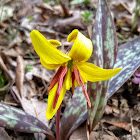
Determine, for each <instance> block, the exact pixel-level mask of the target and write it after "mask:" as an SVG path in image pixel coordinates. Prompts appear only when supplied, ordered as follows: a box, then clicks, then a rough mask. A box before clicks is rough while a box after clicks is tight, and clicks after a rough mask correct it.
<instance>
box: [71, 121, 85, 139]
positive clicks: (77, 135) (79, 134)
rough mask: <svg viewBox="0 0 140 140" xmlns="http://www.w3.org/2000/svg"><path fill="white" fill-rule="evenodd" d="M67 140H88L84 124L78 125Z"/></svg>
mask: <svg viewBox="0 0 140 140" xmlns="http://www.w3.org/2000/svg"><path fill="white" fill-rule="evenodd" d="M69 140H88V135H87V129H86V122H85V123H83V124H82V125H80V127H78V128H77V129H76V130H75V131H74V132H73V133H72V134H71V136H70V138H69Z"/></svg>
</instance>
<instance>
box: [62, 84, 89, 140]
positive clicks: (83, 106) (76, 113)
mask: <svg viewBox="0 0 140 140" xmlns="http://www.w3.org/2000/svg"><path fill="white" fill-rule="evenodd" d="M85 112H87V102H86V99H85V96H84V94H83V91H82V87H77V88H76V90H75V92H74V95H73V97H72V99H70V101H69V102H68V104H67V106H66V108H65V112H64V115H63V117H62V119H61V129H60V130H61V139H62V140H65V139H67V138H68V137H69V136H70V134H71V133H72V132H73V131H74V130H75V129H76V128H77V127H78V126H79V125H80V124H82V123H83V120H86V118H87V113H85ZM84 114H85V115H86V116H84Z"/></svg>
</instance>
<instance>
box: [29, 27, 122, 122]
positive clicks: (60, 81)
mask: <svg viewBox="0 0 140 140" xmlns="http://www.w3.org/2000/svg"><path fill="white" fill-rule="evenodd" d="M30 36H31V40H32V44H33V46H34V49H35V51H36V52H37V54H38V55H39V56H40V61H41V64H42V65H43V66H44V67H45V68H46V69H49V70H54V69H57V68H58V70H57V72H56V74H55V76H54V77H53V79H52V81H51V83H50V87H49V89H48V90H49V91H50V92H49V97H48V106H47V112H46V117H47V119H51V118H52V117H53V116H54V114H55V113H56V111H57V110H58V109H59V106H60V105H61V103H62V100H63V97H64V95H65V93H66V90H69V89H70V88H71V87H72V94H73V93H74V89H75V86H80V85H81V86H82V88H83V93H84V95H85V98H86V100H87V103H88V106H89V107H91V103H90V99H89V97H88V94H87V90H86V88H85V85H84V84H85V83H87V81H91V82H97V81H102V80H107V79H109V78H111V77H113V76H114V75H116V74H117V73H118V72H119V71H120V70H121V68H117V69H102V68H100V67H97V66H96V65H94V64H92V63H88V62H86V61H87V60H88V59H89V58H90V56H91V54H92V49H93V46H92V42H91V40H89V39H88V38H86V37H85V36H84V35H83V34H82V33H80V32H79V31H78V30H77V29H75V30H73V31H72V32H71V33H70V34H69V36H68V38H67V41H68V42H74V43H73V46H72V48H71V50H70V52H69V54H68V55H67V54H64V53H62V52H60V51H59V50H58V49H57V48H56V47H57V46H61V43H60V42H59V41H56V40H47V39H46V38H45V37H44V36H43V35H42V34H41V33H40V32H38V31H36V30H33V31H32V32H31V34H30Z"/></svg>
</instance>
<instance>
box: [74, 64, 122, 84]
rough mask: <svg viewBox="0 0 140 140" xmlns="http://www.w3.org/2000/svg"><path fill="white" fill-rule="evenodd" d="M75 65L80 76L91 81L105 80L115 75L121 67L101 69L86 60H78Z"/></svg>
mask: <svg viewBox="0 0 140 140" xmlns="http://www.w3.org/2000/svg"><path fill="white" fill-rule="evenodd" d="M76 66H77V68H78V70H79V71H80V74H81V76H82V77H83V78H85V79H86V80H88V81H91V82H97V81H103V80H107V79H109V78H111V77H113V76H114V75H116V74H117V73H118V72H119V71H120V70H121V69H122V68H117V69H102V68H100V67H98V66H96V65H94V64H92V63H88V62H79V63H77V64H76Z"/></svg>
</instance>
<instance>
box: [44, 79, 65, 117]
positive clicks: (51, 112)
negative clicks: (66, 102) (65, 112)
mask: <svg viewBox="0 0 140 140" xmlns="http://www.w3.org/2000/svg"><path fill="white" fill-rule="evenodd" d="M57 87H58V83H57V84H56V85H55V86H54V87H53V88H52V89H51V90H50V92H49V97H48V106H47V112H46V117H47V119H51V118H52V117H53V116H54V114H55V113H56V112H57V110H58V108H59V106H60V105H61V103H62V100H63V98H64V95H65V93H66V80H65V81H64V83H63V86H62V90H61V93H60V96H59V98H58V101H57V104H56V107H55V109H53V102H54V98H55V94H56V90H57Z"/></svg>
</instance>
